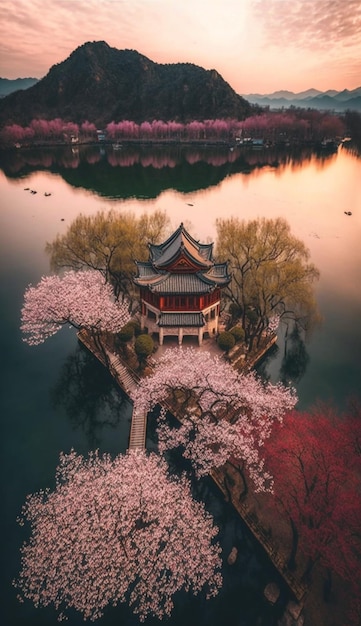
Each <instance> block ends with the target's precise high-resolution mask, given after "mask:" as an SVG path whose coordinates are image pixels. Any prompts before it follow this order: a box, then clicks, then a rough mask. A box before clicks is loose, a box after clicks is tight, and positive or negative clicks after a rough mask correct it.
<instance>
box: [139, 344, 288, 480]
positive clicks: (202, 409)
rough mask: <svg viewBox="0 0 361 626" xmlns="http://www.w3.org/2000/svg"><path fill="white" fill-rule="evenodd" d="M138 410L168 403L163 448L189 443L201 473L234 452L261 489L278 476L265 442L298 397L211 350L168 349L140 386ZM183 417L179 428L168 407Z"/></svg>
mask: <svg viewBox="0 0 361 626" xmlns="http://www.w3.org/2000/svg"><path fill="white" fill-rule="evenodd" d="M133 401H134V404H135V407H136V409H137V408H142V409H145V410H146V411H150V410H151V409H152V408H153V407H155V406H156V405H157V404H160V405H162V406H163V409H162V411H161V414H160V417H159V426H158V438H159V449H160V451H161V452H162V453H163V452H165V451H166V450H168V449H172V448H176V447H178V446H183V448H184V453H183V454H184V456H185V458H188V459H190V460H191V462H192V465H193V467H194V470H195V472H196V474H197V476H202V475H204V474H207V473H209V472H210V470H211V469H212V468H213V467H219V466H222V465H224V464H225V463H226V461H227V460H228V459H229V458H230V457H233V458H234V459H237V461H239V465H240V466H242V464H244V466H245V469H246V470H247V472H248V474H249V475H250V477H251V478H252V480H253V482H254V484H255V488H256V490H270V489H271V487H272V477H271V475H270V474H269V473H268V472H266V471H265V469H264V461H263V458H262V454H261V449H262V446H263V444H264V442H265V440H266V439H267V438H268V437H269V435H270V433H271V430H272V427H273V424H274V422H275V421H279V422H281V421H282V418H283V415H284V413H285V412H286V411H289V410H291V409H293V407H294V406H295V404H296V402H297V398H296V395H295V393H294V390H293V389H291V388H286V387H284V386H282V385H280V384H277V385H270V384H268V385H266V384H263V383H262V382H261V380H259V379H258V378H257V377H256V375H255V374H254V373H253V372H252V373H249V374H241V373H239V372H237V371H236V370H235V368H233V367H232V366H231V365H230V364H228V363H226V362H224V361H223V360H221V359H220V358H218V357H212V356H211V355H210V354H209V353H208V352H203V351H199V350H195V349H193V348H186V349H183V348H178V349H170V350H167V351H166V352H165V353H164V355H163V356H162V357H161V358H160V359H159V361H158V363H157V365H156V368H155V371H154V373H153V375H151V376H149V377H147V378H146V379H143V380H142V381H141V382H140V385H139V386H138V388H137V389H136V390H135V391H134V394H133ZM168 407H169V408H170V410H175V412H176V415H177V417H179V419H180V421H181V425H180V427H179V428H173V427H172V426H170V425H169V423H168V421H167V419H166V408H168Z"/></svg>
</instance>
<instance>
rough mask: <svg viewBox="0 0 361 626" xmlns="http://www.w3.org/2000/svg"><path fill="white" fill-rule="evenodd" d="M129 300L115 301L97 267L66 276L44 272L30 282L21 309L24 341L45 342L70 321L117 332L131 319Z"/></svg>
mask: <svg viewBox="0 0 361 626" xmlns="http://www.w3.org/2000/svg"><path fill="white" fill-rule="evenodd" d="M129 319H130V315H129V313H128V309H127V306H126V304H125V303H124V304H120V303H119V302H114V296H113V289H112V287H111V285H109V283H105V282H104V278H103V277H102V276H101V274H100V273H99V272H97V271H95V270H88V271H79V272H74V271H68V272H65V273H64V275H63V276H43V277H42V278H41V280H40V282H39V283H38V284H37V285H36V286H35V287H34V286H32V285H29V287H27V289H26V291H25V295H24V305H23V308H22V311H21V330H22V332H23V334H24V341H25V342H26V343H28V344H29V345H31V346H34V345H38V344H40V343H43V342H44V341H45V340H46V339H48V338H49V337H51V336H52V335H55V333H57V332H58V331H59V330H60V329H61V328H62V326H64V325H65V324H69V325H70V326H73V327H75V328H77V329H82V328H86V329H89V330H91V331H93V332H94V333H100V332H109V333H117V332H119V330H120V329H121V328H122V327H123V326H124V324H125V323H126V322H127V321H129Z"/></svg>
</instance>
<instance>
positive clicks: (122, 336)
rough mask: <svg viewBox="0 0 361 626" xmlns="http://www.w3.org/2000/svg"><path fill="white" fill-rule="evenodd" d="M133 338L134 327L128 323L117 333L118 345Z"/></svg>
mask: <svg viewBox="0 0 361 626" xmlns="http://www.w3.org/2000/svg"><path fill="white" fill-rule="evenodd" d="M133 337H134V326H133V324H131V323H130V322H129V323H128V324H125V326H123V328H122V330H121V331H120V332H119V333H118V341H120V343H128V341H130V340H131V339H133Z"/></svg>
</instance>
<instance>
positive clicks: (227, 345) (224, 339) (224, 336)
mask: <svg viewBox="0 0 361 626" xmlns="http://www.w3.org/2000/svg"><path fill="white" fill-rule="evenodd" d="M217 343H218V345H219V347H220V348H221V350H224V351H225V352H228V351H229V350H231V348H233V346H234V344H235V343H236V338H235V336H234V335H233V334H232V333H231V332H228V331H224V332H223V333H220V335H219V337H218V339H217Z"/></svg>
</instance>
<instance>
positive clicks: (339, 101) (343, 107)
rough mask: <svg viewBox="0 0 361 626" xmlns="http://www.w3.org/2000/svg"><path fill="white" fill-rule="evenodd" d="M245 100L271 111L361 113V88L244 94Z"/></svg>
mask: <svg viewBox="0 0 361 626" xmlns="http://www.w3.org/2000/svg"><path fill="white" fill-rule="evenodd" d="M243 97H244V98H246V99H247V100H248V102H251V103H252V104H258V105H259V106H263V107H269V108H270V109H281V108H288V107H290V106H295V107H300V108H307V109H321V110H326V111H335V112H336V113H342V112H343V111H347V110H352V111H361V87H358V88H357V89H353V90H351V91H349V90H348V89H344V90H343V91H336V90H334V89H329V90H328V91H319V90H318V89H308V90H307V91H301V92H299V93H293V92H292V91H275V92H273V93H270V94H244V95H243Z"/></svg>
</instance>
